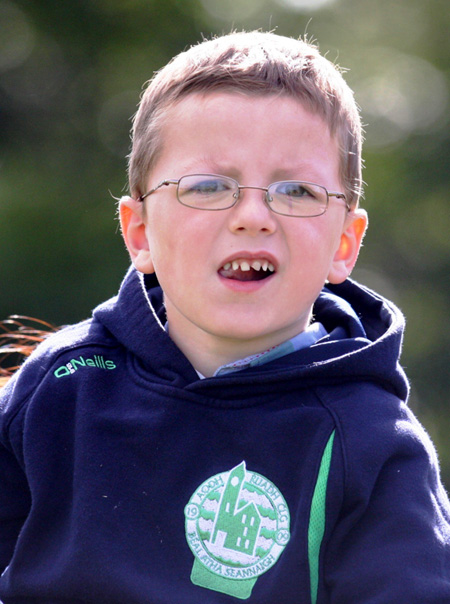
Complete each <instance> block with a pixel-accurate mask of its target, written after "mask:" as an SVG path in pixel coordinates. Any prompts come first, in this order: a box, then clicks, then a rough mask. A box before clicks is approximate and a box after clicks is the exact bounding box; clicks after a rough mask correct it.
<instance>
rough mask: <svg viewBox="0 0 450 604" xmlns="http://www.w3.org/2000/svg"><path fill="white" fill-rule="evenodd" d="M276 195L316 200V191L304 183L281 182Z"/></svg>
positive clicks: (277, 186) (277, 184)
mask: <svg viewBox="0 0 450 604" xmlns="http://www.w3.org/2000/svg"><path fill="white" fill-rule="evenodd" d="M273 193H274V194H275V195H282V196H284V197H290V198H293V199H304V198H316V195H315V194H314V191H313V190H312V188H311V187H308V186H307V184H306V183H302V182H289V181H286V182H279V183H276V188H275V190H274V192H273Z"/></svg>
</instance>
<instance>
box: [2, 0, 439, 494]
mask: <svg viewBox="0 0 450 604" xmlns="http://www.w3.org/2000/svg"><path fill="white" fill-rule="evenodd" d="M232 28H236V29H254V28H262V29H276V31H277V32H278V33H280V34H283V35H288V36H294V37H298V36H300V35H304V34H305V33H306V34H307V35H308V37H309V38H313V39H316V40H317V42H318V43H319V46H320V49H321V51H322V53H325V54H326V55H327V56H328V58H330V59H331V60H333V61H334V62H337V63H338V64H339V65H341V66H342V67H345V68H348V69H349V71H348V74H347V80H348V82H349V83H350V85H351V86H352V87H353V88H354V90H355V92H356V98H357V101H358V103H359V104H360V105H361V107H362V114H363V119H364V122H365V124H366V133H367V136H366V144H365V152H364V157H365V162H366V169H365V172H364V179H365V181H366V183H367V187H366V196H365V200H364V202H363V205H364V206H365V207H366V208H367V210H368V211H369V214H370V228H369V233H368V235H367V237H366V240H365V246H364V248H363V250H362V253H361V256H360V260H359V263H358V269H357V270H355V272H354V277H355V278H357V279H358V280H360V281H362V282H363V283H365V284H367V285H369V286H371V287H374V288H375V289H377V290H378V291H380V292H381V293H383V294H385V295H387V296H388V297H390V298H392V299H393V300H394V301H395V302H396V303H397V304H398V305H399V306H400V307H401V308H402V309H403V311H404V312H405V314H406V316H407V319H408V324H407V332H406V338H405V345H404V352H403V357H402V363H403V365H404V366H405V368H406V371H407V373H408V375H409V377H410V378H411V381H412V396H411V401H410V405H411V407H412V408H413V409H414V411H415V412H416V414H417V415H418V416H419V418H420V420H421V421H422V423H423V424H424V425H425V427H426V428H427V430H428V431H429V433H430V434H431V436H432V438H433V439H434V441H435V443H436V444H437V447H438V450H439V454H440V460H441V466H442V470H443V476H444V480H445V483H446V485H447V487H450V440H449V437H448V434H449V433H450V404H449V402H450V380H449V373H450V372H449V365H450V363H449V361H450V353H449V349H450V328H449V321H448V309H449V307H450V282H449V276H450V270H449V269H450V266H449V264H450V262H449V261H450V212H449V200H448V188H449V165H448V151H449V127H448V126H449V66H450V62H449V54H450V44H449V32H450V11H449V10H448V4H447V1H446V0H396V1H395V2H392V1H391V0H376V1H374V0H334V1H333V0H0V154H1V155H0V258H1V262H0V283H1V286H0V319H2V318H6V317H7V316H8V315H10V314H13V313H14V314H23V315H28V316H35V317H39V318H41V319H44V320H46V321H49V322H51V323H53V324H55V325H62V324H67V323H71V322H74V321H78V320H80V319H83V318H85V317H87V316H89V314H90V311H91V309H92V308H93V307H94V306H95V305H97V304H98V303H99V302H101V301H103V300H104V299H106V298H108V297H110V296H111V295H114V294H115V293H116V291H117V289H118V286H119V284H120V281H121V279H122V276H123V274H124V272H125V270H126V268H127V266H128V257H127V254H126V253H125V250H124V246H123V244H122V241H121V237H120V234H119V232H118V228H117V220H116V216H115V201H114V199H113V196H116V197H120V196H121V195H122V194H124V193H125V192H126V160H125V157H126V155H127V153H128V151H129V130H130V126H131V121H130V117H131V116H132V115H133V113H134V112H135V110H136V105H137V102H138V99H139V95H140V92H141V90H142V85H143V83H144V82H145V81H147V80H148V79H149V78H150V77H151V76H152V74H153V72H154V70H156V69H158V68H159V67H161V66H162V65H164V64H165V63H166V62H167V61H168V60H169V59H170V58H171V57H172V56H173V55H174V54H176V53H178V52H180V51H181V50H183V49H185V48H186V47H188V46H190V45H191V44H193V43H196V42H197V41H199V40H200V39H201V37H202V36H206V37H209V36H210V35H211V34H221V33H227V32H229V31H230V30H231V29H232Z"/></svg>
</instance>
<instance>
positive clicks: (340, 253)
mask: <svg viewBox="0 0 450 604" xmlns="http://www.w3.org/2000/svg"><path fill="white" fill-rule="evenodd" d="M367 222H368V221H367V212H366V211H365V210H362V209H357V210H352V211H351V212H349V214H348V216H347V218H346V220H345V224H344V229H343V231H342V234H341V238H340V242H339V247H338V249H337V251H336V253H335V255H334V258H333V263H332V265H331V270H330V273H329V275H328V281H329V282H330V283H342V282H343V281H345V279H347V277H348V276H349V275H350V273H351V272H352V270H353V267H354V266H355V264H356V260H357V258H358V254H359V250H360V248H361V243H362V240H363V237H364V234H365V232H366V229H367Z"/></svg>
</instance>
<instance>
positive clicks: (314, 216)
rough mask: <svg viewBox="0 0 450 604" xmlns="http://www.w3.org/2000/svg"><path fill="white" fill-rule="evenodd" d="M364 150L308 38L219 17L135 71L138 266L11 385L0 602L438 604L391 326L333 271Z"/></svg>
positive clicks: (131, 231)
mask: <svg viewBox="0 0 450 604" xmlns="http://www.w3.org/2000/svg"><path fill="white" fill-rule="evenodd" d="M360 146H361V128H360V120H359V115H358V111H357V109H356V106H355V103H354V100H353V97H352V94H351V92H350V90H349V89H348V87H347V86H346V84H345V83H344V81H343V79H342V77H341V75H340V74H339V72H338V71H337V70H336V69H335V68H334V66H333V65H331V64H330V63H329V62H328V61H327V60H325V59H324V58H322V57H321V56H320V55H319V54H318V52H317V50H316V49H315V48H314V47H312V46H310V45H308V44H306V43H304V42H301V41H295V40H290V39H287V38H283V37H280V36H276V35H274V34H269V33H240V34H232V35H229V36H224V37H222V38H218V39H216V40H212V41H208V42H203V43H202V44H200V45H198V46H197V47H194V48H192V49H190V50H188V51H187V52H185V53H182V54H181V55H179V56H178V57H176V58H175V59H174V60H173V61H172V62H171V63H169V65H168V66H166V67H165V68H164V69H163V70H162V71H161V72H159V73H158V74H157V75H156V76H155V78H154V79H153V80H152V81H151V82H150V84H149V86H148V88H147V90H146V92H145V93H144V95H143V98H142V101H141V104H140V108H139V111H138V113H137V115H136V118H135V122H134V129H133V148H132V152H131V156H130V167H129V178H130V197H126V198H123V199H122V200H121V202H120V217H121V225H122V232H123V235H124V239H125V242H126V246H127V248H128V251H129V253H130V256H131V259H132V261H133V264H134V267H133V268H132V269H130V271H129V273H128V274H127V276H126V278H125V280H124V283H123V284H122V287H121V290H120V292H119V295H118V297H117V298H115V299H113V300H110V301H109V302H107V303H105V304H104V305H102V306H100V307H99V308H97V309H96V310H95V311H94V314H93V318H92V319H91V320H89V321H86V322H84V323H82V324H81V325H78V326H74V327H71V328H68V329H65V330H63V331H62V332H60V333H59V334H56V335H55V336H52V337H51V338H49V339H48V340H47V341H46V342H45V343H44V344H42V345H41V347H40V348H39V349H38V350H37V351H36V352H35V354H34V355H33V356H32V357H31V358H30V359H29V361H27V363H25V364H24V366H23V367H22V369H21V371H20V372H19V373H18V374H16V376H15V377H14V378H13V379H12V380H11V382H10V383H9V384H8V385H7V386H6V387H5V388H4V389H3V392H2V398H1V410H2V419H1V424H0V426H1V432H0V435H1V444H2V449H1V462H0V471H1V484H2V489H1V493H0V501H1V503H0V515H1V523H0V526H1V539H0V543H1V554H0V566H1V569H2V570H3V574H2V576H1V579H0V598H2V599H3V601H4V603H5V604H8V603H19V602H20V603H22V602H45V603H52V604H53V603H62V602H67V601H70V602H92V603H94V602H95V603H97V604H98V603H101V602H105V603H108V604H111V603H121V604H123V603H125V602H126V603H127V604H131V603H149V602H151V603H176V604H182V603H184V604H186V603H189V604H194V603H197V602H199V601H201V602H205V603H219V602H220V603H227V602H237V601H240V600H247V601H249V602H257V603H258V604H263V603H279V602H280V603H286V604H288V603H294V602H295V603H296V604H303V603H333V604H337V603H346V604H349V603H352V604H356V603H365V604H367V603H369V602H370V603H372V604H375V603H377V604H381V603H383V604H386V603H389V604H405V603H406V602H407V603H408V604H414V603H417V604H418V603H419V602H420V603H421V604H423V603H425V602H427V603H434V604H438V603H439V604H442V603H444V602H450V528H449V503H448V499H447V497H446V494H445V493H444V490H443V487H442V485H441V483H440V480H439V475H438V467H437V461H436V456H435V452H434V449H433V446H432V444H431V443H430V441H429V439H428V437H427V436H426V434H425V433H424V431H423V429H422V428H421V427H420V425H418V423H417V421H416V420H415V418H414V417H413V416H412V414H411V412H410V411H409V410H408V409H407V407H406V406H405V403H404V401H405V400H406V398H407V392H408V386H407V382H406V378H405V376H404V374H403V371H402V369H401V368H400V365H399V362H398V357H399V351H400V347H401V339H402V330H403V319H402V316H401V314H400V312H399V311H398V310H397V309H396V308H395V307H394V306H393V305H392V304H391V303H390V302H388V301H386V300H384V299H382V298H381V297H379V296H377V295H376V294H374V293H372V292H370V291H368V290H366V289H365V288H363V287H361V286H359V285H357V284H355V283H353V282H351V281H349V280H348V279H347V277H348V276H349V274H350V272H351V270H352V268H353V266H354V264H355V262H356V258H357V255H358V251H359V248H360V245H361V241H362V238H363V235H364V231H365V228H366V222H367V219H366V214H365V212H364V211H363V210H361V209H359V208H358V198H359V194H360V188H361V160H360ZM324 284H326V286H325V287H324Z"/></svg>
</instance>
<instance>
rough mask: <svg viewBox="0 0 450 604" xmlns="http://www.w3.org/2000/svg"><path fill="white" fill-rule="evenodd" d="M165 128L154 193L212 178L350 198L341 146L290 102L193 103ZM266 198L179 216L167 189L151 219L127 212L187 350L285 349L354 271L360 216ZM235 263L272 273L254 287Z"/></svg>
mask: <svg viewBox="0 0 450 604" xmlns="http://www.w3.org/2000/svg"><path fill="white" fill-rule="evenodd" d="M164 124H165V125H164V126H163V128H162V141H163V147H162V152H161V154H160V157H159V159H158V161H157V163H156V165H155V166H154V168H153V170H152V172H151V174H150V175H149V178H148V189H151V188H153V187H155V186H156V185H157V184H158V183H159V182H161V181H162V180H164V179H179V178H180V177H181V176H183V175H187V174H198V173H202V174H204V173H213V174H221V175H224V176H230V177H232V178H234V179H236V180H237V181H238V182H239V184H241V185H250V186H259V187H267V186H268V185H269V184H270V183H272V182H275V181H280V180H303V181H308V182H313V183H317V184H320V185H323V186H325V187H327V189H328V190H329V191H339V192H343V185H342V183H341V180H340V177H339V153H338V146H337V143H336V141H335V140H334V138H332V137H331V135H330V132H329V129H328V127H327V125H326V124H325V122H324V121H323V120H322V119H321V118H320V117H319V116H317V115H315V114H312V113H311V112H309V111H308V110H307V109H305V108H304V107H303V106H302V105H301V104H300V103H299V102H297V101H295V100H294V99H291V98H288V97H285V96H281V97H275V96H261V97H255V96H244V95H242V94H237V93H221V92H217V93H209V94H207V95H200V94H192V95H190V96H188V97H186V98H185V99H183V100H182V101H180V102H179V103H178V104H177V105H175V106H172V107H171V108H170V109H169V110H168V111H167V115H166V117H165V122H164ZM263 195H264V193H263V192H262V191H260V190H252V189H244V190H242V191H241V194H240V199H239V202H238V203H237V204H236V205H235V206H234V207H232V208H230V209H227V210H221V211H202V210H197V209H192V208H189V207H185V206H183V205H181V204H180V203H179V202H178V201H177V197H176V185H169V186H167V187H166V186H164V187H162V188H160V189H158V190H157V191H156V192H155V193H153V194H152V195H150V196H149V197H148V198H146V200H145V202H144V203H145V204H146V212H145V213H142V203H141V202H137V201H133V200H129V201H127V202H124V203H123V204H122V208H121V216H122V228H123V233H124V236H125V240H126V243H127V247H128V249H129V251H130V254H131V256H132V259H133V261H134V263H135V266H136V267H137V268H138V270H140V271H141V272H144V273H151V272H153V271H155V272H156V274H157V277H158V280H159V282H160V284H161V287H162V289H163V291H164V294H165V303H166V310H167V317H168V321H169V328H170V335H171V337H172V338H173V339H174V340H175V342H176V343H177V344H178V345H179V347H180V348H181V349H182V350H184V344H185V343H187V342H189V344H188V346H190V345H195V346H199V347H201V348H203V349H204V350H205V352H206V353H208V351H214V350H215V349H217V350H228V349H229V350H230V351H234V352H235V354H233V352H231V356H230V355H229V356H230V360H233V356H234V358H239V357H240V356H245V355H246V354H250V353H252V352H258V351H263V350H265V349H267V348H270V347H271V346H274V345H276V344H278V343H281V342H282V341H284V340H286V339H289V338H290V337H292V336H294V335H296V334H297V333H299V332H301V331H303V330H304V329H305V328H306V327H307V325H308V323H309V321H310V316H311V308H312V305H313V303H314V301H315V300H316V298H317V296H318V295H319V293H320V291H321V289H322V287H323V285H324V282H325V281H326V280H327V279H328V280H329V281H331V282H333V283H338V282H341V281H343V280H344V279H345V278H346V277H347V276H348V274H349V273H350V271H351V269H352V268H353V265H354V263H355V261H356V257H357V254H358V250H359V246H360V243H361V239H362V236H363V233H364V229H365V226H366V217H365V213H364V212H363V211H361V210H357V211H353V212H350V213H348V212H347V209H346V206H345V204H344V203H343V202H342V201H341V200H336V199H335V198H330V203H329V207H328V210H327V212H326V213H325V214H324V215H322V216H318V217H314V218H295V217H288V216H280V215H277V214H274V213H273V212H271V211H270V210H269V208H268V207H267V205H266V204H265V203H264V201H263ZM233 261H236V262H237V263H238V264H241V263H242V262H246V263H247V264H249V265H250V266H251V265H252V263H254V262H259V263H260V264H263V263H267V262H269V263H270V264H271V265H273V267H274V272H273V273H272V274H270V276H268V277H266V278H265V279H262V280H256V279H254V280H253V279H250V280H247V278H248V277H249V276H250V275H253V271H252V272H251V273H250V272H249V271H244V272H242V271H241V270H240V269H237V270H233V268H232V267H231V268H230V269H228V270H226V269H225V268H224V267H225V266H227V267H228V265H229V264H230V263H233ZM244 267H245V265H244ZM255 277H256V273H255ZM212 354H214V352H212ZM187 356H188V357H189V355H187ZM226 356H227V355H225V357H226Z"/></svg>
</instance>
